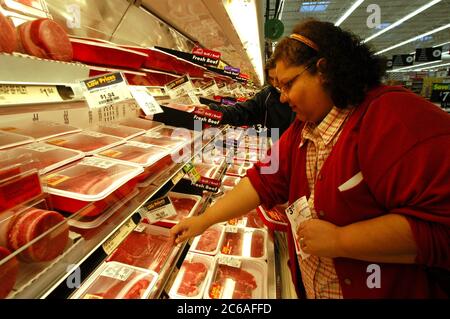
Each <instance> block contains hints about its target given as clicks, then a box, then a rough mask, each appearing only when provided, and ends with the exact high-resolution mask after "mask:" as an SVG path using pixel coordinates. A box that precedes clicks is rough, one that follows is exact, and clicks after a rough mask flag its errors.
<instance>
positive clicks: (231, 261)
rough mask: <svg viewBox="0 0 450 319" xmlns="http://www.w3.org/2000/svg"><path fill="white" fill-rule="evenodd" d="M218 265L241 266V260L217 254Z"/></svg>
mask: <svg viewBox="0 0 450 319" xmlns="http://www.w3.org/2000/svg"><path fill="white" fill-rule="evenodd" d="M217 262H218V263H219V264H220V265H226V266H230V267H234V268H241V264H242V261H241V260H240V259H238V258H234V257H231V256H219V260H218V261H217Z"/></svg>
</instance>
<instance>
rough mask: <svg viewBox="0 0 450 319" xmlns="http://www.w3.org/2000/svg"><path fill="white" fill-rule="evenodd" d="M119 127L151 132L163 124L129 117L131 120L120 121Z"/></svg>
mask: <svg viewBox="0 0 450 319" xmlns="http://www.w3.org/2000/svg"><path fill="white" fill-rule="evenodd" d="M119 125H124V126H131V127H135V128H139V129H142V130H145V131H153V130H155V129H157V128H158V127H161V126H163V125H164V124H163V123H161V122H156V121H151V120H144V119H141V118H137V117H131V118H127V119H125V120H122V121H120V122H119Z"/></svg>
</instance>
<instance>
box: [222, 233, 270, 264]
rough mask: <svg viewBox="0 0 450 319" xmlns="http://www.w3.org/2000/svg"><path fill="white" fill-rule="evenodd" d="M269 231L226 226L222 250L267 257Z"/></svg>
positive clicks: (238, 254) (246, 256) (240, 255)
mask: <svg viewBox="0 0 450 319" xmlns="http://www.w3.org/2000/svg"><path fill="white" fill-rule="evenodd" d="M266 241H267V232H266V231H265V230H263V229H253V228H241V227H234V226H226V227H225V235H224V239H223V242H222V248H221V250H220V252H221V253H222V254H224V255H231V256H238V257H245V258H260V259H265V258H266Z"/></svg>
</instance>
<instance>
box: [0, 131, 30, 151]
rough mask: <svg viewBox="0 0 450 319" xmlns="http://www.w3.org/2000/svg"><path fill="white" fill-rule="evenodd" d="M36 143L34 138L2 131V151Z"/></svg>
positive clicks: (0, 137)
mask: <svg viewBox="0 0 450 319" xmlns="http://www.w3.org/2000/svg"><path fill="white" fill-rule="evenodd" d="M32 142H34V139H33V138H32V137H28V136H23V135H19V134H14V133H7V132H2V131H0V150H3V149H7V148H11V147H14V146H20V145H24V144H29V143H32Z"/></svg>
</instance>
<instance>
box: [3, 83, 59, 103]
mask: <svg viewBox="0 0 450 319" xmlns="http://www.w3.org/2000/svg"><path fill="white" fill-rule="evenodd" d="M62 100H63V99H62V98H61V96H60V95H59V93H58V89H57V88H56V86H38V85H9V84H0V105H11V104H21V103H41V102H60V101H62Z"/></svg>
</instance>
